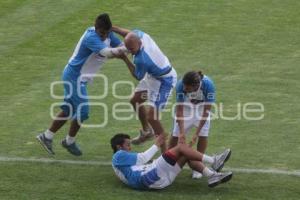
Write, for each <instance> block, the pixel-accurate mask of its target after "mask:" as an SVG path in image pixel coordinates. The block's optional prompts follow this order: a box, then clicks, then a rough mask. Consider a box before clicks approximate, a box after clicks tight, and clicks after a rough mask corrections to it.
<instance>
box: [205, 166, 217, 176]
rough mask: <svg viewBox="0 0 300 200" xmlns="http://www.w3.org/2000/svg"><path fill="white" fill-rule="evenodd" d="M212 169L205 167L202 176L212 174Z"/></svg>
mask: <svg viewBox="0 0 300 200" xmlns="http://www.w3.org/2000/svg"><path fill="white" fill-rule="evenodd" d="M214 173H215V172H214V171H211V170H210V169H209V168H208V167H205V168H204V169H203V171H202V174H203V176H205V177H210V176H212V175H213V174H214Z"/></svg>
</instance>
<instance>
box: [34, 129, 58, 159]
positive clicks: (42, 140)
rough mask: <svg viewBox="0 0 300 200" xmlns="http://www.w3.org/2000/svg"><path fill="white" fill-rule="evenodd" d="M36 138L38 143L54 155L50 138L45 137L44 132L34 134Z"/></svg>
mask: <svg viewBox="0 0 300 200" xmlns="http://www.w3.org/2000/svg"><path fill="white" fill-rule="evenodd" d="M36 139H37V140H38V141H39V143H40V144H41V145H42V146H43V147H44V149H45V150H46V151H47V152H48V153H49V154H51V155H54V154H55V153H54V151H53V150H52V140H50V139H47V138H46V137H45V134H44V133H41V134H39V135H37V136H36Z"/></svg>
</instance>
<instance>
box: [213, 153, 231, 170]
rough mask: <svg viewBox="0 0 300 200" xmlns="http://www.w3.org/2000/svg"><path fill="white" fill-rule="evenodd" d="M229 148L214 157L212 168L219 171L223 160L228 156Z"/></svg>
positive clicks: (223, 162) (222, 165)
mask: <svg viewBox="0 0 300 200" xmlns="http://www.w3.org/2000/svg"><path fill="white" fill-rule="evenodd" d="M230 155H231V150H230V149H226V150H225V151H224V152H223V153H221V154H219V155H216V156H215V157H214V159H215V161H214V163H213V164H212V166H211V167H212V168H213V170H215V171H217V172H219V171H221V169H222V168H223V167H224V164H225V162H226V161H227V160H228V159H229V158H230Z"/></svg>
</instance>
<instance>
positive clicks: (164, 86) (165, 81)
mask: <svg viewBox="0 0 300 200" xmlns="http://www.w3.org/2000/svg"><path fill="white" fill-rule="evenodd" d="M176 82H177V74H176V71H175V70H174V69H172V71H171V72H170V73H169V74H167V75H164V76H162V77H160V78H154V77H153V76H151V75H149V74H146V75H145V77H144V78H143V79H142V80H141V81H140V82H139V84H138V85H137V87H136V88H135V92H140V91H147V95H148V101H149V103H150V105H151V106H154V107H156V108H158V109H163V108H164V107H165V105H166V103H167V102H168V98H169V96H170V95H171V94H172V89H173V88H174V87H175V85H176Z"/></svg>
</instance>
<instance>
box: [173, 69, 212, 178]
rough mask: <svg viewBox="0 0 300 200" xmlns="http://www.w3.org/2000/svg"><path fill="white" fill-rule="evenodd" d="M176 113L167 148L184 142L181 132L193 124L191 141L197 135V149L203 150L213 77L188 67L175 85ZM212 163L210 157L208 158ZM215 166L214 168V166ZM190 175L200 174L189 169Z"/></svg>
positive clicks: (207, 131) (184, 132)
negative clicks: (188, 69) (191, 172)
mask: <svg viewBox="0 0 300 200" xmlns="http://www.w3.org/2000/svg"><path fill="white" fill-rule="evenodd" d="M176 101H177V105H176V117H175V121H174V123H173V124H174V129H173V132H172V137H171V138H170V141H169V148H172V147H174V146H176V145H177V142H178V141H179V143H182V142H184V140H185V134H188V132H189V131H190V130H191V129H192V128H193V127H195V128H196V131H195V134H194V136H193V141H192V143H195V142H196V140H197V138H198V143H197V150H198V151H199V152H201V153H205V150H206V148H207V144H208V135H209V128H210V110H211V106H212V104H213V103H214V102H215V86H214V83H213V81H212V80H211V79H210V78H209V77H208V76H206V75H204V74H202V72H201V71H199V72H197V71H189V72H187V73H186V74H185V75H184V76H183V79H182V80H179V81H178V82H177V86H176ZM207 162H208V163H209V164H212V163H213V162H214V161H213V160H212V159H208V160H207ZM214 170H216V169H214ZM192 177H193V178H201V174H200V173H199V172H197V171H193V175H192Z"/></svg>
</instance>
